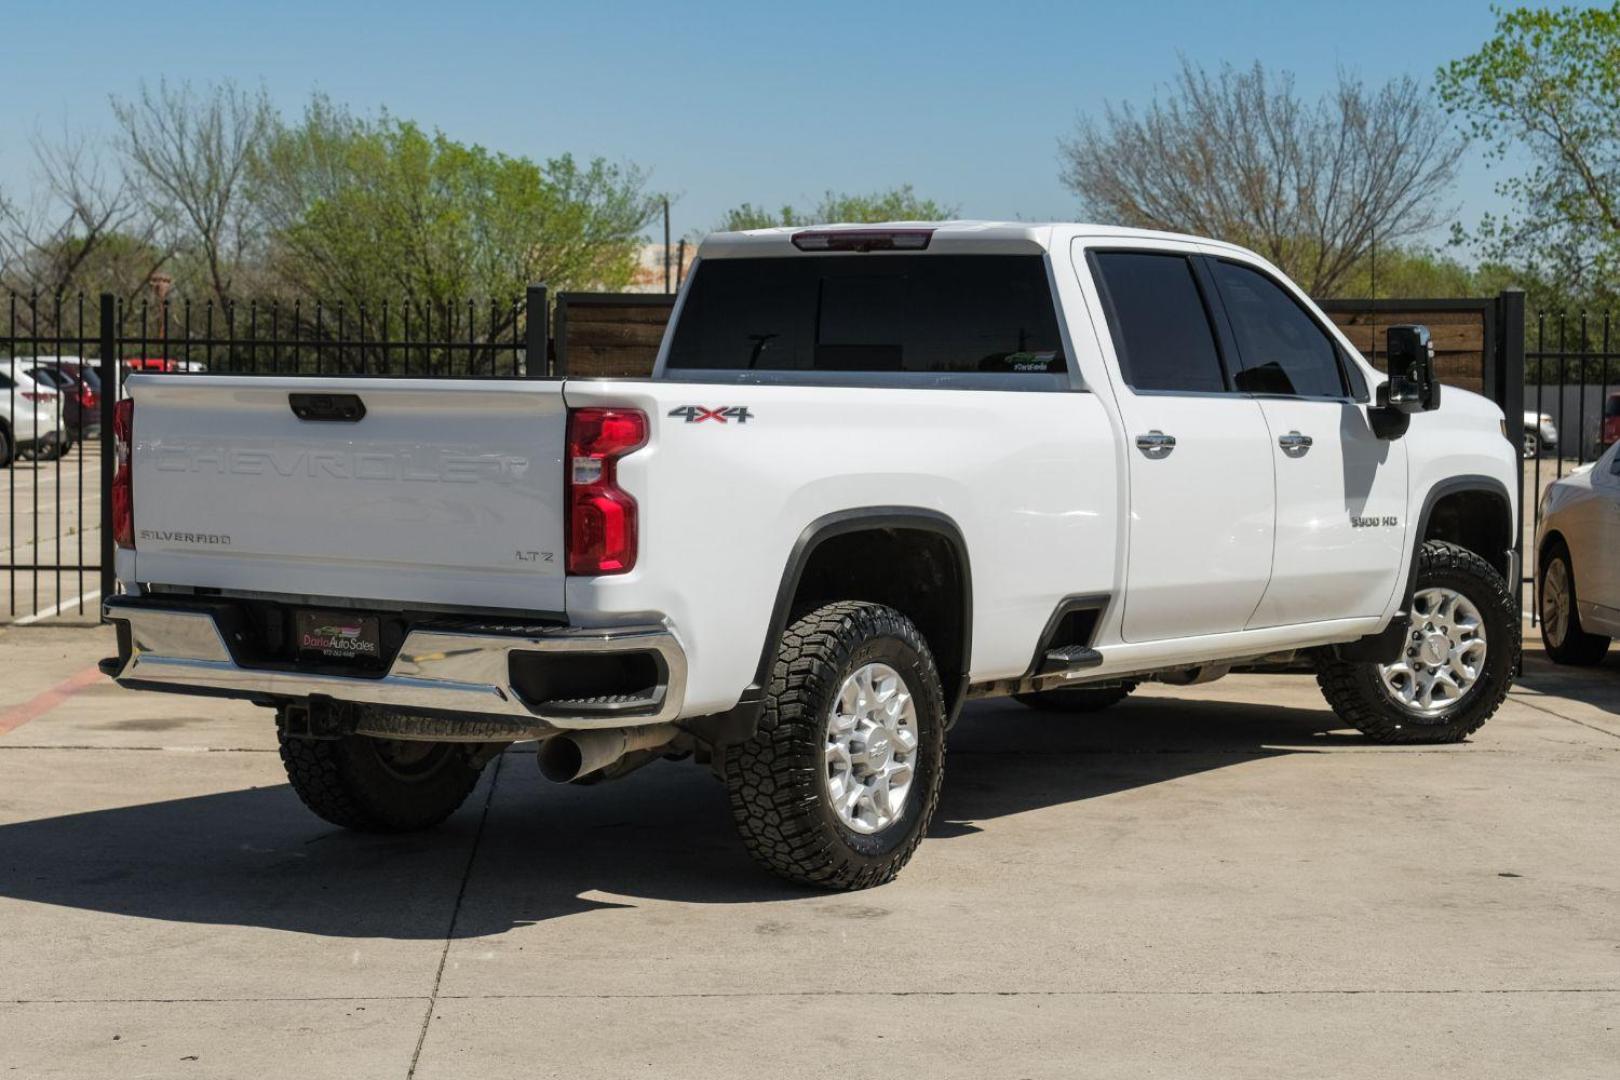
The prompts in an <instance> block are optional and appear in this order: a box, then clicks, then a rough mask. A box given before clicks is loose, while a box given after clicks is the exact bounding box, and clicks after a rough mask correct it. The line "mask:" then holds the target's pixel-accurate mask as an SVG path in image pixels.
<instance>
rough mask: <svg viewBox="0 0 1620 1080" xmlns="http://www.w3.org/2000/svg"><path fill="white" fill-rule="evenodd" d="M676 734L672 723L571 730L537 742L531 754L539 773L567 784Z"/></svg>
mask: <svg viewBox="0 0 1620 1080" xmlns="http://www.w3.org/2000/svg"><path fill="white" fill-rule="evenodd" d="M679 735H680V729H679V728H677V727H675V725H673V724H644V725H642V726H640V727H630V728H609V729H606V730H601V731H571V732H567V733H565V734H561V735H553V736H552V737H551V738H549V739H547V740H546V741H545V742H543V743H541V744H540V749H539V751H538V752H537V753H536V755H535V757H536V759H537V760H538V761H539V763H540V775H542V776H544V777H545V778H546V779H547V780H551V781H554V782H555V783H559V784H567V783H572V782H573V781H575V780H578V779H579V778H580V777H582V776H588V775H590V774H591V773H593V772H598V771H600V770H602V769H605V768H607V767H608V766H610V765H615V764H617V763H618V762H619V761H620V760H621V759H622V758H624V757H625V756H626V755H627V754H634V753H637V752H640V751H645V750H660V749H664V748H666V747H668V746H669V744H670V743H671V742H673V741H674V740H675V739H676V738H677V737H678V736H679Z"/></svg>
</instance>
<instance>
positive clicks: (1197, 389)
mask: <svg viewBox="0 0 1620 1080" xmlns="http://www.w3.org/2000/svg"><path fill="white" fill-rule="evenodd" d="M1092 261H1093V265H1094V266H1095V268H1096V271H1097V278H1098V282H1099V284H1100V285H1101V289H1102V295H1103V300H1104V303H1105V305H1106V306H1107V308H1108V329H1109V331H1110V333H1111V334H1112V336H1113V339H1114V352H1115V354H1116V355H1117V356H1118V357H1119V366H1120V373H1121V374H1122V375H1124V377H1125V382H1126V383H1127V384H1128V385H1129V386H1130V387H1131V388H1132V389H1133V390H1146V391H1152V392H1169V393H1176V392H1179V393H1203V394H1219V393H1223V392H1225V391H1226V390H1227V385H1226V374H1225V372H1224V370H1223V369H1222V367H1221V356H1220V352H1219V350H1218V349H1217V348H1216V346H1215V334H1214V331H1213V330H1211V329H1210V322H1209V310H1208V308H1207V307H1206V306H1205V304H1204V298H1203V294H1202V293H1201V292H1200V290H1199V287H1198V280H1197V278H1196V277H1195V276H1194V275H1193V268H1192V263H1191V261H1189V260H1188V258H1187V257H1186V256H1184V255H1176V254H1173V253H1170V252H1146V251H1099V252H1095V253H1093V255H1092Z"/></svg>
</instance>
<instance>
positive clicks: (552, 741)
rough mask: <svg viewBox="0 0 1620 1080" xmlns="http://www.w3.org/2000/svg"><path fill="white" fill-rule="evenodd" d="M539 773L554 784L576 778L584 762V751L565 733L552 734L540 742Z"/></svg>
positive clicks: (580, 773) (580, 772)
mask: <svg viewBox="0 0 1620 1080" xmlns="http://www.w3.org/2000/svg"><path fill="white" fill-rule="evenodd" d="M538 756H539V760H540V775H541V776H544V777H545V778H546V779H547V780H550V781H551V782H552V783H554V784H566V783H568V782H569V781H571V780H578V779H579V778H580V776H581V775H583V773H582V769H581V767H582V766H583V765H584V764H585V753H584V751H583V750H581V749H580V746H579V743H577V742H575V741H574V740H573V739H572V738H570V737H569V736H567V735H553V736H552V737H551V738H549V739H547V740H546V741H545V742H543V743H541V744H540V750H539V754H538Z"/></svg>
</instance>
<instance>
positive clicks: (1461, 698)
mask: <svg viewBox="0 0 1620 1080" xmlns="http://www.w3.org/2000/svg"><path fill="white" fill-rule="evenodd" d="M1519 648H1520V627H1519V615H1518V611H1517V610H1516V607H1515V605H1514V603H1513V596H1512V594H1511V593H1510V592H1508V588H1507V583H1506V582H1504V581H1503V580H1502V577H1501V575H1500V574H1498V573H1497V572H1496V571H1495V570H1494V569H1492V567H1491V565H1490V564H1489V563H1487V562H1486V561H1485V560H1484V559H1482V558H1480V557H1479V556H1478V555H1476V554H1474V553H1473V552H1472V551H1469V550H1467V549H1466V548H1462V547H1459V546H1457V545H1456V544H1451V543H1446V542H1445V541H1442V540H1428V541H1425V542H1424V544H1423V548H1422V550H1421V551H1420V552H1419V555H1418V567H1417V582H1416V590H1415V591H1414V593H1413V597H1412V611H1411V618H1410V621H1409V624H1408V626H1407V633H1406V635H1405V640H1404V642H1403V643H1402V648H1401V655H1400V656H1399V657H1398V658H1397V659H1395V660H1394V661H1393V662H1391V663H1388V664H1378V663H1374V662H1370V661H1346V660H1339V659H1336V658H1328V659H1325V660H1323V661H1322V662H1321V664H1320V665H1319V667H1318V669H1317V675H1316V681H1317V683H1318V684H1319V685H1320V686H1321V688H1322V695H1323V696H1324V697H1326V698H1327V701H1328V704H1329V705H1331V706H1332V707H1333V711H1334V712H1336V713H1338V714H1339V716H1340V717H1341V718H1342V719H1344V720H1345V721H1346V722H1347V723H1349V724H1350V725H1351V726H1352V727H1355V728H1356V729H1357V730H1359V731H1361V732H1362V733H1363V734H1365V735H1367V736H1368V737H1369V738H1372V739H1374V740H1376V741H1378V742H1383V743H1447V742H1459V741H1461V740H1462V739H1465V738H1467V737H1468V736H1469V735H1471V734H1473V733H1474V732H1475V731H1477V730H1479V727H1480V725H1482V724H1484V723H1485V721H1486V720H1488V719H1490V717H1491V714H1493V713H1494V712H1496V710H1497V707H1498V706H1500V705H1501V704H1502V699H1503V698H1505V697H1506V696H1507V692H1508V687H1509V686H1510V685H1512V682H1513V672H1514V669H1515V668H1517V667H1518V662H1519Z"/></svg>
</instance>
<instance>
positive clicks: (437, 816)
mask: <svg viewBox="0 0 1620 1080" xmlns="http://www.w3.org/2000/svg"><path fill="white" fill-rule="evenodd" d="M476 749H477V747H476V746H472V745H468V744H465V743H449V742H415V741H409V742H407V741H403V740H395V739H374V738H371V737H370V736H367V735H345V736H344V737H342V738H340V739H295V738H290V737H288V736H287V735H286V734H282V735H281V763H282V765H283V766H285V767H286V770H287V779H288V780H289V781H290V782H291V783H292V787H293V790H294V791H295V792H297V793H298V797H299V799H301V800H302V801H303V803H304V805H305V806H307V807H309V808H310V809H311V810H312V811H314V812H315V814H316V815H317V816H319V817H321V818H323V819H324V820H326V821H329V822H331V823H332V824H333V825H337V826H339V827H341V828H345V829H354V830H356V831H359V832H383V833H399V832H417V831H420V830H422V829H431V828H432V827H433V826H435V825H437V824H439V823H440V822H442V821H443V820H444V819H445V818H447V817H449V816H450V815H451V814H453V813H455V811H456V808H457V807H459V806H460V805H461V804H462V803H463V802H465V801H466V799H467V796H468V795H470V794H472V790H473V788H474V786H476V785H477V783H478V775H479V773H481V772H482V771H483V769H482V768H481V767H480V766H478V765H475V764H473V761H474V758H473V757H472V752H473V751H475V750H476Z"/></svg>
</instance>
